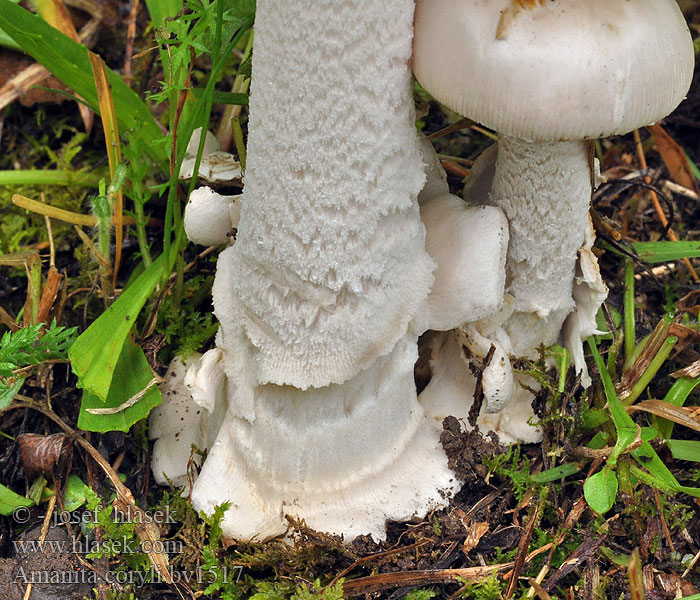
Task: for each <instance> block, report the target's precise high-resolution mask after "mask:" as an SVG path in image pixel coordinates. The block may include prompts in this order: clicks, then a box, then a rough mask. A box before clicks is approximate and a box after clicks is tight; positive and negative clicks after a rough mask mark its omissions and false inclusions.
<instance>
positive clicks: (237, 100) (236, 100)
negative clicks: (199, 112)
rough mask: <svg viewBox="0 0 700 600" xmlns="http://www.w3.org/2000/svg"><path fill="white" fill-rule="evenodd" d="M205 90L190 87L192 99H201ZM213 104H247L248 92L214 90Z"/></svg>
mask: <svg viewBox="0 0 700 600" xmlns="http://www.w3.org/2000/svg"><path fill="white" fill-rule="evenodd" d="M205 92H206V89H205V88H199V87H193V88H190V94H191V95H192V98H193V99H194V100H201V99H202V98H203V97H204V93H205ZM212 100H213V101H214V104H235V105H238V106H248V94H236V93H234V92H214V93H213V94H212Z"/></svg>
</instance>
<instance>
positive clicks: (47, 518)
mask: <svg viewBox="0 0 700 600" xmlns="http://www.w3.org/2000/svg"><path fill="white" fill-rule="evenodd" d="M56 493H58V490H56ZM55 507H56V495H55V494H54V495H53V496H51V498H49V506H48V508H47V509H46V514H45V515H44V522H43V523H42V525H41V535H39V547H41V543H42V542H43V541H45V540H46V536H47V535H48V533H49V524H50V523H51V515H52V514H53V509H54V508H55ZM33 588H34V583H33V582H31V581H30V582H29V583H28V584H27V589H26V590H24V600H29V597H30V596H31V595H32V589H33Z"/></svg>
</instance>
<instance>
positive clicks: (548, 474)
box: [532, 463, 581, 483]
mask: <svg viewBox="0 0 700 600" xmlns="http://www.w3.org/2000/svg"><path fill="white" fill-rule="evenodd" d="M580 470H581V467H580V466H579V465H577V464H576V463H565V464H563V465H559V466H558V467H554V468H552V469H547V470H546V471H542V472H541V473H535V474H534V475H533V476H532V481H534V482H535V483H549V482H550V481H557V480H559V479H561V478H562V477H569V475H573V474H574V473H578V472H579V471H580Z"/></svg>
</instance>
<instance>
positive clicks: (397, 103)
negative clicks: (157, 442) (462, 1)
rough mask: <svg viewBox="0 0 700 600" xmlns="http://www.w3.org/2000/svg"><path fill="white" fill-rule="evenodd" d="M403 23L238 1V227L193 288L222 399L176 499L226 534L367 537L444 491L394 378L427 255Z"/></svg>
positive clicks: (368, 1)
mask: <svg viewBox="0 0 700 600" xmlns="http://www.w3.org/2000/svg"><path fill="white" fill-rule="evenodd" d="M412 18H413V2H412V0H388V1H385V2H377V1H376V0H350V1H345V2H338V1H337V0H258V4H257V13H256V24H255V28H256V30H255V34H256V37H255V51H254V53H253V79H252V82H251V96H250V111H251V112H250V121H249V137H248V160H247V169H246V176H245V187H244V191H243V198H242V204H241V212H240V222H239V224H238V235H237V240H236V243H235V244H234V245H233V246H232V247H230V248H228V249H226V250H225V251H224V252H222V253H221V255H220V257H219V262H218V266H217V276H216V280H215V282H214V289H213V297H214V306H215V310H216V314H217V317H218V318H219V321H220V323H221V328H220V331H219V334H218V336H217V346H218V348H219V349H220V351H221V353H222V355H221V364H220V368H221V369H222V370H223V371H224V372H225V374H226V379H227V387H226V396H227V400H228V409H227V413H226V415H225V417H224V419H223V422H222V425H221V428H220V430H219V432H218V435H217V438H216V440H215V442H214V443H213V445H212V446H211V448H210V453H209V456H208V458H207V460H206V462H205V464H204V466H203V468H202V472H201V473H200V475H199V478H198V479H197V481H196V483H195V485H194V488H193V492H192V501H193V504H194V506H195V508H197V509H198V510H205V511H207V512H211V511H212V510H213V508H214V506H215V505H217V504H220V503H222V502H230V505H231V508H230V509H229V510H228V511H227V513H226V515H225V518H224V521H223V524H222V527H223V529H224V532H225V533H226V535H228V536H230V537H235V538H251V537H253V536H258V537H260V538H263V537H265V536H267V535H272V534H280V533H283V532H284V530H285V528H286V524H287V522H286V520H285V514H292V515H296V516H299V517H302V518H304V519H305V520H306V523H307V524H308V525H310V526H312V527H314V528H317V529H319V530H322V531H330V532H333V533H338V534H344V535H345V536H346V539H350V538H352V537H353V536H355V535H357V534H360V533H372V534H374V535H375V536H377V537H380V538H381V537H384V535H385V531H384V522H385V520H386V519H387V518H390V519H406V518H408V517H411V516H412V515H414V514H420V515H423V514H425V513H426V512H427V511H428V510H430V509H432V508H434V507H436V506H439V505H442V504H445V503H446V501H447V498H448V497H449V495H450V494H451V493H453V492H454V491H455V489H456V488H457V487H458V482H457V481H456V479H455V477H454V475H453V474H452V472H451V471H450V470H449V468H448V466H447V459H446V457H445V455H444V453H443V451H442V447H441V446H440V443H439V433H438V432H437V431H436V430H435V429H434V428H433V427H432V424H431V421H432V419H427V418H426V417H425V415H424V412H423V409H422V407H421V405H420V403H419V402H418V400H417V397H416V388H415V384H414V380H413V365H414V363H415V361H416V359H417V343H416V342H417V336H418V334H420V333H422V329H421V327H422V325H424V324H425V321H426V318H425V316H424V315H422V314H421V313H422V312H425V310H426V307H427V304H428V300H427V296H428V293H429V291H430V288H431V286H432V284H433V275H432V271H433V269H434V268H435V263H434V262H433V260H432V259H431V258H430V256H429V255H428V253H427V252H426V239H425V237H426V236H425V228H424V227H423V224H422V223H421V221H420V214H419V208H418V201H417V197H418V193H419V192H420V190H421V188H422V186H423V184H424V182H425V175H424V174H423V165H422V161H421V154H420V148H419V143H418V137H417V135H416V131H415V126H414V110H413V101H412V87H411V77H410V72H409V69H408V60H409V58H410V54H411V34H412ZM290 24H292V25H291V26H290ZM300 32H303V33H300ZM438 179H439V174H438ZM438 183H439V182H438ZM438 188H439V185H438V186H437V187H436V189H438ZM484 212H485V213H486V212H490V213H494V214H495V215H496V219H495V220H496V222H497V223H498V218H497V217H498V216H500V218H501V222H500V228H497V230H496V231H495V232H494V233H493V236H492V239H493V240H495V243H496V244H497V245H498V244H500V245H501V246H504V244H503V243H502V241H503V239H504V233H503V229H504V225H505V220H504V217H503V216H502V215H501V214H500V211H498V210H496V209H494V208H489V210H488V211H484ZM502 262H503V261H501V264H502ZM500 294H501V295H502V289H501V291H500ZM476 310H478V307H476ZM205 376H206V375H205V372H204V371H203V370H202V371H201V372H200V373H197V374H195V375H193V377H192V378H191V379H192V381H190V383H191V385H193V386H195V385H196V386H197V389H201V390H205V389H207V387H208V384H207V383H206V381H199V379H200V377H202V378H204V377H205ZM200 401H202V402H203V400H200ZM215 405H216V406H218V405H217V404H216V403H215Z"/></svg>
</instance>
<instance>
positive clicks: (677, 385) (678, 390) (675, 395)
mask: <svg viewBox="0 0 700 600" xmlns="http://www.w3.org/2000/svg"><path fill="white" fill-rule="evenodd" d="M698 384H700V377H680V378H678V379H676V381H674V382H673V385H672V386H671V388H670V389H669V390H668V392H667V393H666V396H665V397H664V402H668V403H670V404H673V405H674V406H683V405H684V404H685V401H686V400H687V399H688V396H689V395H690V392H692V391H693V390H694V389H695V387H696V386H697V385H698ZM656 422H657V428H658V430H659V434H660V435H661V437H663V438H666V439H668V438H670V437H671V434H672V433H673V426H674V424H673V422H672V421H669V420H668V419H662V418H658V419H656Z"/></svg>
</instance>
